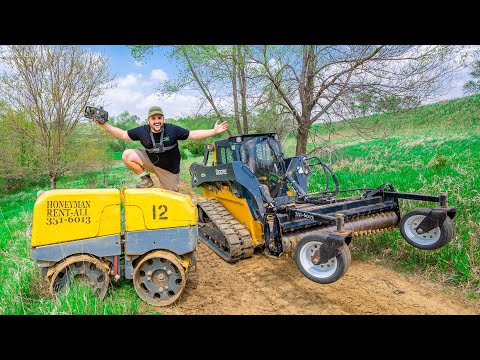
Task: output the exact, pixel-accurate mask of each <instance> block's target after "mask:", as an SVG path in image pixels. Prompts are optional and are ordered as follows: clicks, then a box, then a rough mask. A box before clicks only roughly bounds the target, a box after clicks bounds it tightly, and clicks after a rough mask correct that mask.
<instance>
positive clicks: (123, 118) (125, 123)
mask: <svg viewBox="0 0 480 360" xmlns="http://www.w3.org/2000/svg"><path fill="white" fill-rule="evenodd" d="M109 122H110V123H111V124H112V125H113V126H116V127H118V128H120V129H123V130H128V129H132V128H134V127H137V126H139V125H141V122H142V120H141V119H140V118H139V117H138V116H137V115H130V113H129V112H128V111H124V112H122V113H121V114H120V115H118V116H112V117H111V118H110V119H109ZM109 138H110V139H111V140H110V142H109V145H110V149H111V150H112V151H124V150H126V149H128V148H129V147H131V146H132V142H131V141H127V140H122V139H118V138H116V137H111V136H110V137H109Z"/></svg>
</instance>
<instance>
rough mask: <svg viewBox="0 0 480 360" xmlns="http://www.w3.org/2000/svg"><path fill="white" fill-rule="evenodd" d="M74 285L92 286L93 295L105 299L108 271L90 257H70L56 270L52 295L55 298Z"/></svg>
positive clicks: (52, 283)
mask: <svg viewBox="0 0 480 360" xmlns="http://www.w3.org/2000/svg"><path fill="white" fill-rule="evenodd" d="M72 283H77V284H78V283H83V284H86V285H90V286H92V291H93V293H96V294H98V295H100V298H101V299H103V297H104V296H105V294H106V292H107V290H108V283H109V277H108V270H107V268H105V266H104V264H103V263H102V262H101V261H100V260H98V259H96V258H93V257H91V256H89V255H79V256H73V257H70V258H68V259H67V260H66V261H64V262H63V263H60V264H59V265H58V267H57V269H56V270H55V272H54V274H53V276H52V278H51V281H50V293H51V294H52V296H55V295H57V294H59V293H61V292H63V291H65V289H66V288H67V287H68V286H70V285H71V284H72Z"/></svg>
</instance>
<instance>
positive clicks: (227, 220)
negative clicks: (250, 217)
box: [197, 199, 253, 262]
mask: <svg viewBox="0 0 480 360" xmlns="http://www.w3.org/2000/svg"><path fill="white" fill-rule="evenodd" d="M197 203H198V205H199V206H200V207H201V208H202V210H203V212H204V213H205V214H206V215H207V216H208V217H209V219H210V220H211V221H212V222H213V224H214V225H215V226H216V227H217V228H218V230H220V231H221V232H222V234H224V236H225V239H226V240H227V243H228V248H229V249H228V252H227V251H225V250H223V249H221V248H220V247H219V246H218V245H217V244H216V242H215V239H210V238H208V237H205V236H204V235H203V234H201V230H200V229H199V230H200V231H199V232H200V234H199V235H200V240H202V241H203V243H205V245H207V246H208V247H209V248H210V249H212V250H213V251H215V253H217V254H218V255H219V256H220V257H221V258H222V259H223V260H225V261H227V262H236V261H238V260H240V259H245V258H249V257H251V256H252V255H253V245H252V237H251V236H250V232H249V231H248V230H247V227H246V226H245V225H244V224H242V223H240V222H239V221H238V220H237V219H235V217H234V216H233V215H232V214H230V212H229V211H228V210H227V209H225V207H224V206H223V205H222V204H221V203H220V202H219V201H217V200H215V199H200V200H197Z"/></svg>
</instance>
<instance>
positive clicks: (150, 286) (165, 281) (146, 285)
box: [134, 251, 185, 306]
mask: <svg viewBox="0 0 480 360" xmlns="http://www.w3.org/2000/svg"><path fill="white" fill-rule="evenodd" d="M134 285H135V289H136V291H137V293H138V295H139V296H140V298H141V299H142V300H144V301H145V302H147V303H148V304H150V305H154V306H165V305H168V304H171V303H172V302H174V301H175V300H176V299H177V298H178V297H179V296H180V293H181V292H182V290H183V288H184V287H185V271H184V269H183V267H182V265H181V263H180V261H179V260H178V258H177V257H175V256H174V255H172V254H169V253H166V252H161V251H158V252H154V253H152V254H150V255H148V256H147V257H145V258H144V259H143V260H141V261H140V262H139V263H138V265H137V266H136V268H135V272H134Z"/></svg>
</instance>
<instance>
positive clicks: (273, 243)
mask: <svg viewBox="0 0 480 360" xmlns="http://www.w3.org/2000/svg"><path fill="white" fill-rule="evenodd" d="M209 159H210V160H209ZM209 161H211V162H210V163H209ZM190 175H191V180H192V187H193V188H195V187H201V188H202V192H203V196H202V198H201V199H199V200H198V208H199V211H198V226H199V237H200V240H201V241H202V242H204V243H205V244H206V245H207V246H209V247H210V248H211V249H212V250H213V251H214V252H215V253H217V254H218V255H219V256H220V257H221V258H222V259H224V260H225V261H227V262H235V261H238V260H241V259H244V258H249V257H251V256H252V255H253V253H254V249H256V248H258V249H263V251H264V253H265V254H266V255H269V256H273V257H277V258H278V257H282V256H284V255H285V257H289V255H293V257H294V259H295V263H296V265H297V267H298V269H299V270H300V272H301V273H302V274H303V275H305V276H306V277H307V278H308V279H310V280H312V281H315V282H317V283H321V284H327V283H331V282H334V281H337V280H338V279H340V278H341V277H342V276H343V275H344V274H345V272H346V271H347V269H348V267H349V266H350V262H351V254H350V250H349V245H350V243H351V241H352V239H353V238H354V237H361V236H365V235H369V234H375V233H378V232H380V231H386V230H393V229H395V228H400V232H401V234H402V236H403V238H404V239H405V240H406V241H407V242H408V243H409V244H411V245H412V246H414V247H417V248H419V249H424V250H433V249H437V248H439V247H442V246H444V245H445V244H447V243H448V242H449V241H451V240H452V239H453V238H454V237H455V225H454V222H453V218H454V216H455V213H456V208H455V207H454V206H448V205H447V194H446V193H441V194H438V195H426V194H412V193H403V192H398V191H397V190H396V189H395V188H394V187H393V185H392V184H390V183H385V184H381V185H380V186H377V187H375V188H354V189H345V190H341V189H340V188H339V183H338V180H337V177H336V176H335V174H334V173H333V171H332V170H331V169H330V168H329V167H328V166H327V165H326V164H325V163H323V162H322V161H321V160H320V159H319V158H318V157H313V156H312V157H307V156H306V155H305V154H303V155H297V156H293V157H285V156H284V155H283V152H282V150H281V144H280V141H279V137H278V136H277V134H275V133H262V134H248V135H241V136H233V137H229V138H227V139H223V140H218V141H216V142H215V143H214V144H207V145H206V146H205V152H204V159H203V163H193V164H192V165H191V167H190ZM312 175H315V181H316V183H319V185H320V187H321V186H322V185H324V188H323V190H322V191H318V192H315V193H308V191H307V188H308V178H309V177H311V176H312ZM349 193H350V194H349ZM400 199H409V200H417V201H422V202H430V203H433V204H434V206H433V207H419V208H416V209H413V210H411V211H409V212H407V213H406V214H404V215H403V216H402V214H401V213H400V207H399V200H400Z"/></svg>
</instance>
